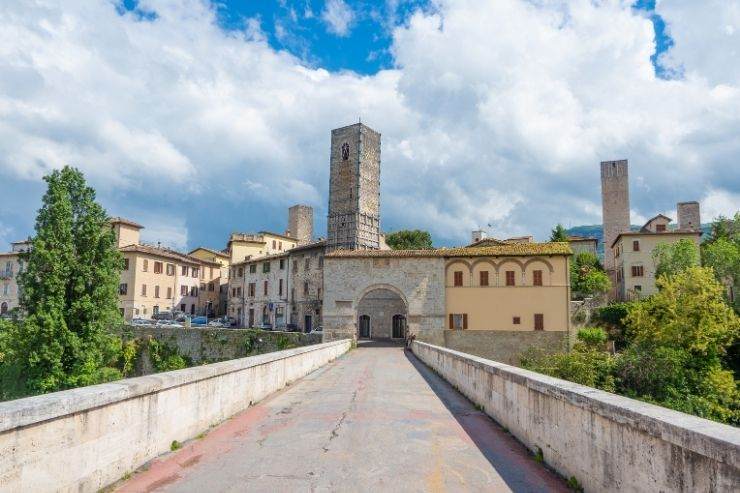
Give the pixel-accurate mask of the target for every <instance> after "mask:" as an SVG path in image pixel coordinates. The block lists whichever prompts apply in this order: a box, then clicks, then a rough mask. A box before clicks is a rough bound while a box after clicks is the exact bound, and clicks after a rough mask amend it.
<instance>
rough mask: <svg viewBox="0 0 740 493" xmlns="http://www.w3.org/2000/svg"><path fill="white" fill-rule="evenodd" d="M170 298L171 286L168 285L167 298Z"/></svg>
mask: <svg viewBox="0 0 740 493" xmlns="http://www.w3.org/2000/svg"><path fill="white" fill-rule="evenodd" d="M171 298H172V288H170V287H168V288H167V299H168V300H169V299H171Z"/></svg>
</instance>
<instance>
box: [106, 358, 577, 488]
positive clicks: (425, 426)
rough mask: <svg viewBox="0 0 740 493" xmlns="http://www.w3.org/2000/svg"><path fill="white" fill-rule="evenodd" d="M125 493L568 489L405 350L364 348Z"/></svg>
mask: <svg viewBox="0 0 740 493" xmlns="http://www.w3.org/2000/svg"><path fill="white" fill-rule="evenodd" d="M118 491H121V492H150V491H168V492H222V491H258V492H260V491H265V492H283V491H300V492H302V491H359V492H364V491H368V492H369V491H375V492H377V491H393V492H397V491H434V492H437V491H451V492H452V491H454V492H458V491H476V492H478V491H492V492H499V491H501V492H504V491H514V492H530V491H531V492H546V491H568V489H567V488H566V486H565V483H564V482H563V480H562V479H561V478H559V477H558V476H556V475H555V474H554V473H552V472H550V471H549V470H547V469H546V468H544V467H543V466H542V465H540V464H538V463H537V462H536V461H535V460H534V459H533V458H532V456H531V455H530V454H529V452H528V451H527V450H526V449H525V448H524V447H523V446H522V445H521V444H520V443H519V442H517V441H516V440H515V439H513V438H512V437H511V436H510V435H508V434H507V433H506V432H505V431H504V430H503V429H502V428H501V427H500V426H498V425H497V424H495V423H494V422H493V421H491V420H490V419H489V418H488V417H487V416H486V415H485V414H483V413H482V412H480V411H477V410H476V409H475V408H474V406H473V405H472V404H471V403H470V402H469V401H468V400H467V399H466V398H465V397H463V396H462V395H461V394H459V393H458V392H457V391H456V390H454V389H453V388H452V387H451V386H450V385H449V384H447V383H446V382H445V381H443V380H442V379H440V378H439V377H438V376H437V375H436V374H434V373H433V372H432V371H431V370H429V369H428V368H427V367H426V366H424V364H423V363H421V362H420V361H418V360H417V359H416V358H415V357H414V356H413V355H412V354H411V353H408V352H405V351H404V350H403V348H402V347H400V346H393V345H384V344H378V343H374V344H364V345H363V344H361V345H360V346H359V347H358V349H356V350H353V351H351V352H350V353H348V354H346V355H344V356H343V357H341V358H339V359H338V360H336V361H334V362H332V363H330V364H329V365H327V366H325V367H324V368H322V369H320V370H318V371H316V372H314V373H312V374H310V375H308V376H307V377H305V378H303V379H301V380H300V381H298V382H295V383H294V384H293V385H291V386H290V387H288V388H286V389H284V390H283V391H280V392H278V393H276V394H274V395H273V396H271V397H269V398H268V399H266V400H264V401H262V402H260V403H258V404H257V405H255V406H253V407H251V408H249V409H248V410H246V411H245V412H243V413H241V414H239V415H237V416H235V417H234V418H232V419H230V420H228V421H227V422H225V423H223V424H222V425H220V426H218V427H216V428H214V429H213V430H211V432H210V433H208V434H207V435H206V436H205V437H204V438H202V439H199V440H193V441H191V442H189V443H187V444H185V446H184V447H183V448H182V449H181V450H178V451H177V452H174V453H171V454H168V455H166V456H164V457H162V458H159V459H156V460H155V461H153V462H152V463H151V464H150V466H149V468H148V470H146V471H143V472H140V473H137V474H136V475H134V476H133V477H132V478H131V479H130V480H129V481H128V482H126V483H124V484H122V485H120V486H119V487H118Z"/></svg>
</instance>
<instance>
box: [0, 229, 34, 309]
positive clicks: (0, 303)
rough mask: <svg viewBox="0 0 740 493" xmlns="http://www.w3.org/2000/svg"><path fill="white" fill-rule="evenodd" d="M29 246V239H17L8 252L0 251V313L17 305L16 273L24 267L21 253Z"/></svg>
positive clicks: (18, 296) (18, 294)
mask: <svg viewBox="0 0 740 493" xmlns="http://www.w3.org/2000/svg"><path fill="white" fill-rule="evenodd" d="M30 247H31V243H30V242H29V241H17V242H14V243H12V244H11V249H10V250H11V251H10V252H5V253H0V315H4V314H6V313H8V312H10V311H11V310H13V309H14V308H18V306H19V299H20V292H19V286H18V274H20V273H21V272H23V267H24V265H23V259H22V258H21V254H22V253H23V252H27V251H28V250H29V248H30Z"/></svg>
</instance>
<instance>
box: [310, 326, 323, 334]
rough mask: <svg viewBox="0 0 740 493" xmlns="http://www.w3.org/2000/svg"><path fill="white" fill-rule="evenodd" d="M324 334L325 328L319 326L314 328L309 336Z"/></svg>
mask: <svg viewBox="0 0 740 493" xmlns="http://www.w3.org/2000/svg"><path fill="white" fill-rule="evenodd" d="M323 333H324V327H322V326H321V325H317V326H316V327H314V328H313V329H312V330H311V332H309V334H323Z"/></svg>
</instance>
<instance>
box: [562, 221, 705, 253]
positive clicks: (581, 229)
mask: <svg viewBox="0 0 740 493" xmlns="http://www.w3.org/2000/svg"><path fill="white" fill-rule="evenodd" d="M641 227H642V226H638V225H635V224H633V225H632V226H631V228H632V231H639V229H640V228H641ZM701 230H702V233H703V234H702V237H701V239H702V241H704V240H705V239H706V238H707V237H708V236H709V233H710V232H711V230H712V225H711V224H702V225H701ZM567 232H568V234H569V235H571V236H589V237H591V238H596V239H597V240H599V244H598V247H597V251H598V253H599V256H600V257H602V258H603V257H604V230H603V227H602V225H601V224H592V225H585V226H573V227H572V228H569V229H567Z"/></svg>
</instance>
